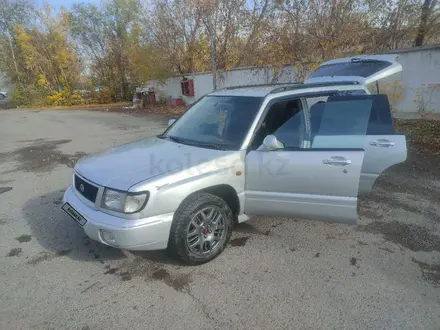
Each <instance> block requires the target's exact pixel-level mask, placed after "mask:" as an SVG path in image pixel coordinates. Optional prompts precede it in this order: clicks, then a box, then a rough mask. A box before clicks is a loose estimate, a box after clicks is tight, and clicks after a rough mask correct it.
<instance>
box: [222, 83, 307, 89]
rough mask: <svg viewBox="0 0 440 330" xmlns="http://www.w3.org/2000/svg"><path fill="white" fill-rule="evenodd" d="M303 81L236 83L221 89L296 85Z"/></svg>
mask: <svg viewBox="0 0 440 330" xmlns="http://www.w3.org/2000/svg"><path fill="white" fill-rule="evenodd" d="M302 84H303V83H272V84H257V85H238V86H229V87H224V88H223V89H222V90H230V89H239V88H249V87H271V86H282V85H286V86H296V85H302Z"/></svg>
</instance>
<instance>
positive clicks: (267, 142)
mask: <svg viewBox="0 0 440 330" xmlns="http://www.w3.org/2000/svg"><path fill="white" fill-rule="evenodd" d="M263 146H264V147H265V149H266V150H278V149H283V148H284V143H282V142H280V141H278V139H277V138H276V136H275V135H268V136H266V137H265V138H264V140H263Z"/></svg>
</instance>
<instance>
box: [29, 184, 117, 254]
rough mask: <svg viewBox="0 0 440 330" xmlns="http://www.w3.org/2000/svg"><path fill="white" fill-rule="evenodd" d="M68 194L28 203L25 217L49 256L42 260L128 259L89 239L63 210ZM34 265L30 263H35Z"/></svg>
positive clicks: (35, 199) (48, 196)
mask: <svg viewBox="0 0 440 330" xmlns="http://www.w3.org/2000/svg"><path fill="white" fill-rule="evenodd" d="M63 193H64V191H56V192H52V193H50V194H46V195H43V196H40V197H37V198H33V199H30V200H28V201H27V202H26V203H25V204H24V207H23V215H24V217H25V219H26V221H27V222H28V224H29V227H30V229H31V235H32V238H33V239H35V240H37V241H38V243H40V244H41V246H43V248H44V249H45V250H46V253H42V254H41V256H37V257H36V258H37V260H38V258H39V259H44V260H47V259H50V258H53V257H56V256H60V255H65V256H68V257H70V258H72V259H78V260H90V261H91V260H100V261H102V262H103V261H105V260H116V259H121V258H125V255H124V254H123V253H122V251H121V250H118V249H114V248H111V247H108V246H106V245H104V244H100V243H98V242H95V241H93V240H91V239H89V238H88V237H87V236H86V234H85V233H84V231H83V230H82V228H81V227H80V226H79V225H78V224H77V223H76V222H75V221H74V220H73V219H71V218H70V217H69V216H68V215H67V214H66V213H65V212H64V211H63V210H62V209H61V206H62V198H63ZM32 262H33V261H32V260H31V261H29V263H32Z"/></svg>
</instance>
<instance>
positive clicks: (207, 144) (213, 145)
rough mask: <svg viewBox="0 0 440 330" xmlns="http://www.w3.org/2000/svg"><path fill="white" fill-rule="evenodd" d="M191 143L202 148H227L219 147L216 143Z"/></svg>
mask: <svg viewBox="0 0 440 330" xmlns="http://www.w3.org/2000/svg"><path fill="white" fill-rule="evenodd" d="M191 145H193V146H197V147H202V148H208V149H214V150H227V149H226V148H224V147H221V146H219V145H218V144H215V143H208V142H194V144H191Z"/></svg>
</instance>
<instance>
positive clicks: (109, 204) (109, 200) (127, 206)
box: [101, 188, 148, 213]
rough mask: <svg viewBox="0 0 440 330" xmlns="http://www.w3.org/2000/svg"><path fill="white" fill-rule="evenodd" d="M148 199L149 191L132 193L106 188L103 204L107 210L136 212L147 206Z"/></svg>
mask: <svg viewBox="0 0 440 330" xmlns="http://www.w3.org/2000/svg"><path fill="white" fill-rule="evenodd" d="M147 200H148V191H144V192H140V193H130V192H128V193H127V192H123V191H117V190H112V189H108V188H106V189H105V190H104V194H103V196H102V203H101V206H102V207H103V208H105V209H107V210H111V211H116V212H122V213H136V212H139V211H140V210H142V209H143V208H144V207H145V204H146V203H147Z"/></svg>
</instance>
